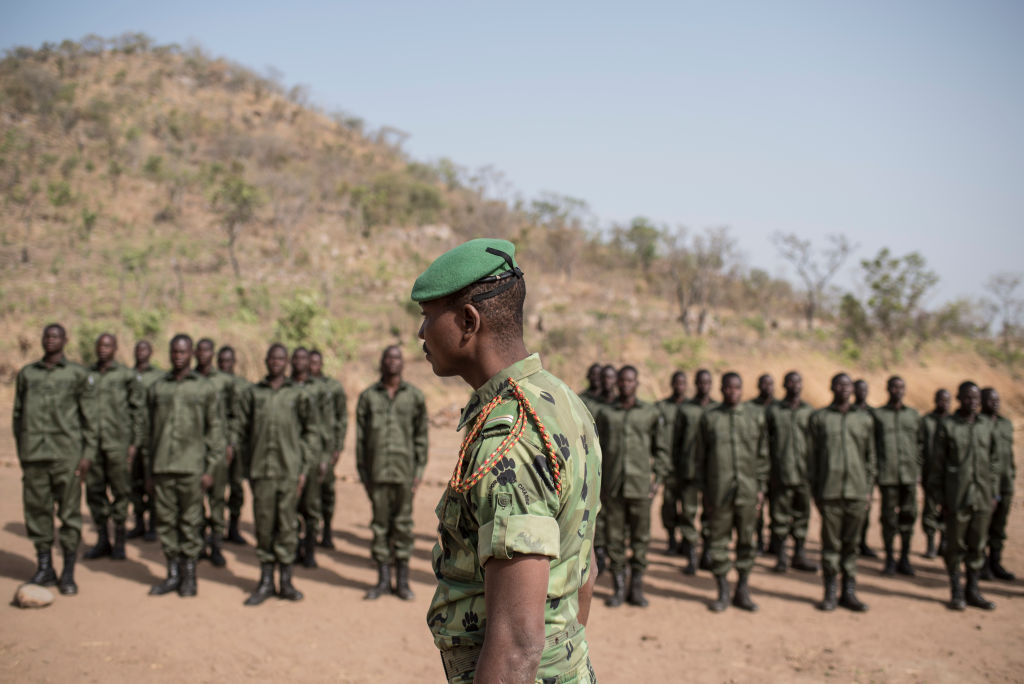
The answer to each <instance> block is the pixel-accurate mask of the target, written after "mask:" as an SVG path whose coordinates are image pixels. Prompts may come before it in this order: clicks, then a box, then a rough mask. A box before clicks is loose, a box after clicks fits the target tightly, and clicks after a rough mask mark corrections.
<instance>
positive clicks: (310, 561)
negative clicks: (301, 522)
mask: <svg viewBox="0 0 1024 684" xmlns="http://www.w3.org/2000/svg"><path fill="white" fill-rule="evenodd" d="M301 543H302V567H304V568H315V567H317V564H316V537H315V536H314V535H312V534H310V533H309V530H308V529H307V530H306V536H305V537H303V538H302V542H301Z"/></svg>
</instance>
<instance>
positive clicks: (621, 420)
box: [597, 399, 671, 499]
mask: <svg viewBox="0 0 1024 684" xmlns="http://www.w3.org/2000/svg"><path fill="white" fill-rule="evenodd" d="M635 401H636V403H635V404H633V406H632V407H630V408H624V407H623V406H622V404H621V403H619V402H616V403H614V404H609V405H608V406H605V407H604V408H602V409H601V412H600V413H598V414H597V434H598V437H599V438H600V439H601V453H602V458H603V462H602V466H601V496H606V497H623V498H626V499H646V498H648V497H649V496H650V493H651V482H652V480H651V474H652V473H653V474H654V480H653V481H654V482H658V483H660V482H662V481H664V479H665V476H666V475H668V473H669V471H670V469H671V464H670V463H669V458H668V447H667V445H668V442H667V441H666V437H667V434H666V433H667V426H666V425H665V419H664V417H663V416H662V414H661V411H660V410H659V409H658V407H657V406H656V405H655V404H650V403H648V402H646V401H640V400H639V399H636V400H635Z"/></svg>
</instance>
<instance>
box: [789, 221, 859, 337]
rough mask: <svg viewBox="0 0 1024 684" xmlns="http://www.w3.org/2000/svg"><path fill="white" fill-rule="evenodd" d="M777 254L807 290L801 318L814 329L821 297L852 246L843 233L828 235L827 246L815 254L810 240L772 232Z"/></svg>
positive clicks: (853, 246)
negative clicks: (793, 269) (792, 268)
mask: <svg viewBox="0 0 1024 684" xmlns="http://www.w3.org/2000/svg"><path fill="white" fill-rule="evenodd" d="M772 241H773V242H774V243H775V247H776V249H778V250H779V256H781V257H782V258H783V259H785V260H786V261H788V262H789V263H791V264H792V265H793V267H794V268H795V269H796V272H797V275H799V276H800V280H802V281H803V284H804V287H805V288H806V290H807V300H806V302H805V303H804V317H805V318H806V319H807V329H808V330H813V329H814V319H815V318H816V317H817V315H818V311H819V309H821V303H822V300H823V299H824V296H825V288H826V287H827V286H828V284H829V282H830V281H831V280H832V278H833V277H834V276H835V274H836V273H837V272H838V271H839V269H840V268H842V266H843V264H844V263H846V260H847V259H848V258H849V256H850V253H851V252H852V251H853V250H854V249H856V246H855V245H854V244H853V243H851V242H850V241H849V240H848V239H847V238H846V236H845V235H830V236H828V243H829V244H828V246H827V247H825V248H823V249H821V250H818V253H817V254H816V253H815V250H814V248H813V247H812V245H811V241H810V240H806V239H803V238H801V237H799V236H798V235H797V234H796V233H788V234H787V233H776V234H775V235H774V236H772Z"/></svg>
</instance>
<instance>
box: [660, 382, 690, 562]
mask: <svg viewBox="0 0 1024 684" xmlns="http://www.w3.org/2000/svg"><path fill="white" fill-rule="evenodd" d="M686 382H687V381H686V373H684V372H683V371H681V370H677V371H675V372H674V373H672V377H671V378H669V387H670V388H671V390H672V393H671V394H669V395H668V396H667V397H665V398H664V399H662V400H661V401H659V402H658V403H657V406H658V410H659V411H661V417H662V419H663V420H664V421H665V445H666V449H667V450H668V452H669V458H668V463H667V467H668V471H667V472H666V474H665V486H664V487H663V488H662V490H661V524H662V526H663V527H664V528H665V533H666V534H667V535H668V548H667V549H666V551H667V553H669V554H675V553H678V552H679V538H678V537H677V536H676V534H677V532H678V531H679V529H680V528H681V527H682V517H683V512H682V510H681V504H682V502H681V501H680V500H679V479H678V477H677V476H676V469H675V462H674V461H673V460H672V457H671V450H672V445H673V444H675V439H674V437H673V433H674V432H675V427H676V414H677V413H678V412H679V407H680V406H682V404H683V402H684V401H686Z"/></svg>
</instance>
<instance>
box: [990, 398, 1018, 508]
mask: <svg viewBox="0 0 1024 684" xmlns="http://www.w3.org/2000/svg"><path fill="white" fill-rule="evenodd" d="M994 420H995V439H996V458H997V460H998V461H999V466H1000V468H999V493H1000V494H1001V495H1002V496H1009V495H1011V494H1013V480H1014V478H1016V477H1017V466H1016V464H1014V461H1013V423H1012V422H1010V420H1009V419H1008V418H1004V417H1003V416H995V418H994Z"/></svg>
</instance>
